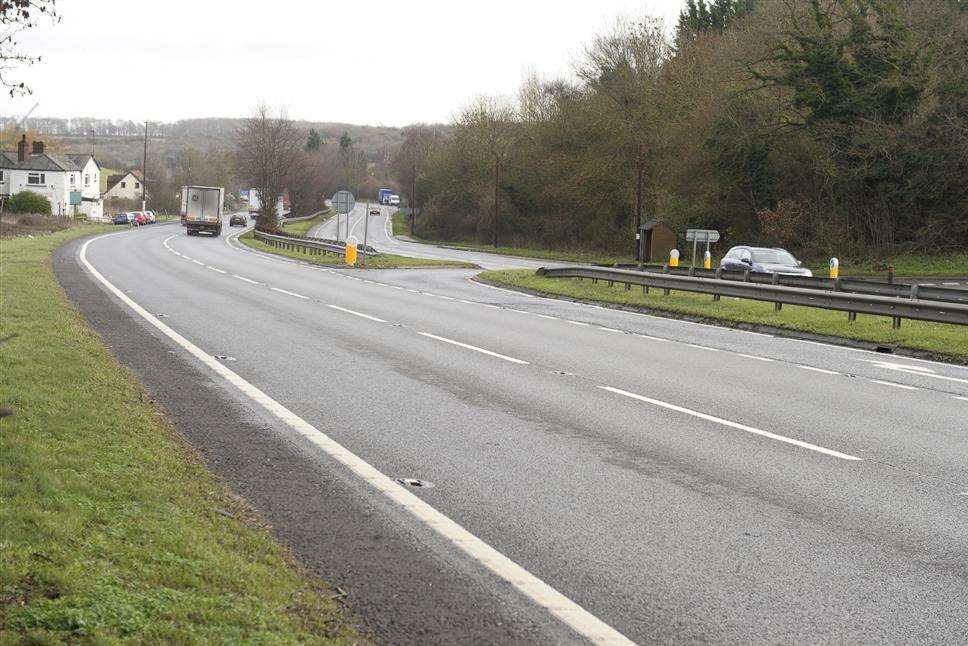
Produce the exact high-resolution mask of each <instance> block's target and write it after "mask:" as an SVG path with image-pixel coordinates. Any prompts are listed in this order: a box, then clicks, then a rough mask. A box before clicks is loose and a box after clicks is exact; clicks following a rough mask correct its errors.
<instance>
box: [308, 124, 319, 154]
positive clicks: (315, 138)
mask: <svg viewBox="0 0 968 646" xmlns="http://www.w3.org/2000/svg"><path fill="white" fill-rule="evenodd" d="M322 143H323V139H322V137H320V136H319V133H318V132H316V129H315V128H310V129H309V136H308V137H306V152H308V153H314V152H317V151H318V150H319V147H320V146H321V145H322Z"/></svg>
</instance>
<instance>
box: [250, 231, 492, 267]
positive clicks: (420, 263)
mask: <svg viewBox="0 0 968 646" xmlns="http://www.w3.org/2000/svg"><path fill="white" fill-rule="evenodd" d="M239 241H240V242H241V243H242V244H244V245H245V246H247V247H251V248H252V249H257V250H258V251H265V252H266V253H273V254H276V255H277V256H285V257H286V258H297V259H299V260H302V261H304V262H309V263H312V264H314V265H326V266H329V267H332V266H342V267H345V266H346V263H344V262H343V258H342V256H338V255H336V254H323V255H320V256H313V255H310V254H307V253H303V252H302V251H292V250H289V249H279V248H276V247H270V246H269V245H267V244H265V243H264V242H261V241H259V240H256V239H255V238H254V237H253V235H252V232H251V231H247V232H245V233H243V234H242V235H240V236H239ZM361 257H362V256H361ZM415 267H466V268H470V269H477V268H478V266H477V265H475V264H473V263H469V262H456V261H453V260H428V259H426V258H411V257H409V256H397V255H395V254H392V253H381V254H380V255H378V256H372V257H370V258H367V259H366V268H367V269H406V268H415Z"/></svg>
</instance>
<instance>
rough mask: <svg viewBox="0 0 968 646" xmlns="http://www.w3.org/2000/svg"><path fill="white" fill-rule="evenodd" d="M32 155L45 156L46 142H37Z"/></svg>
mask: <svg viewBox="0 0 968 646" xmlns="http://www.w3.org/2000/svg"><path fill="white" fill-rule="evenodd" d="M32 153H33V154H34V155H43V154H44V142H42V141H35V142H34V149H33V151H32Z"/></svg>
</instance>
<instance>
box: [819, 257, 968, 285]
mask: <svg viewBox="0 0 968 646" xmlns="http://www.w3.org/2000/svg"><path fill="white" fill-rule="evenodd" d="M888 264H893V265H894V275H895V276H968V251H964V252H958V253H942V254H936V255H926V254H906V255H903V256H897V257H895V258H893V259H888V260H867V261H860V262H851V261H849V260H841V265H840V275H841V276H842V277H847V276H879V277H881V278H883V279H884V280H887V265H888ZM810 268H811V269H812V270H813V274H814V276H826V275H827V264H826V263H825V262H815V263H810Z"/></svg>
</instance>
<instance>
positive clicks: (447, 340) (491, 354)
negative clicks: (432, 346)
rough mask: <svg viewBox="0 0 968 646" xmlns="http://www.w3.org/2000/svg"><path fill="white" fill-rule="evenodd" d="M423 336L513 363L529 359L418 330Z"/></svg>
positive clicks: (523, 362)
mask: <svg viewBox="0 0 968 646" xmlns="http://www.w3.org/2000/svg"><path fill="white" fill-rule="evenodd" d="M418 334H420V335H421V336H426V337H429V338H431V339H437V340H438V341H443V342H444V343H450V344H451V345H457V346H460V347H462V348H467V349H468V350H473V351H474V352H480V353H481V354H486V355H488V356H491V357H497V358H498V359H504V360H505V361H510V362H511V363H520V364H524V365H527V364H528V362H527V361H523V360H522V359H515V358H514V357H509V356H507V355H506V354H500V353H498V352H492V351H490V350H485V349H484V348H479V347H477V346H476V345H470V344H469V343H461V342H460V341H454V340H453V339H448V338H447V337H443V336H437V335H436V334H431V333H430V332H418Z"/></svg>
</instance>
